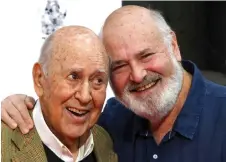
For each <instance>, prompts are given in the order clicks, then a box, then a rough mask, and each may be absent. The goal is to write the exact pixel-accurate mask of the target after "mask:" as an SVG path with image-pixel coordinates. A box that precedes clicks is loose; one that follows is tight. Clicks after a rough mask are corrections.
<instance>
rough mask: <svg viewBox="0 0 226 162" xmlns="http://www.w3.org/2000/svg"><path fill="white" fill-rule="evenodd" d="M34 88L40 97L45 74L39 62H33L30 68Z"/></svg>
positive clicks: (42, 92)
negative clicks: (31, 68)
mask: <svg viewBox="0 0 226 162" xmlns="http://www.w3.org/2000/svg"><path fill="white" fill-rule="evenodd" d="M32 75H33V82H34V88H35V92H36V94H37V96H39V97H41V96H42V95H43V94H44V87H43V86H44V80H45V75H44V73H43V70H42V67H41V65H40V64H39V63H35V64H34V66H33V70H32Z"/></svg>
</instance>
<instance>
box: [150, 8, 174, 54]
mask: <svg viewBox="0 0 226 162" xmlns="http://www.w3.org/2000/svg"><path fill="white" fill-rule="evenodd" d="M149 10H150V14H151V17H152V18H153V19H154V21H155V22H156V25H157V27H158V29H159V31H160V32H161V34H162V36H163V39H164V43H165V44H166V45H167V47H168V49H169V50H171V49H172V46H171V42H172V31H173V30H172V29H171V28H170V26H169V25H168V24H167V22H166V20H165V19H164V17H163V16H162V14H161V12H159V11H157V10H153V9H149ZM170 52H171V51H170Z"/></svg>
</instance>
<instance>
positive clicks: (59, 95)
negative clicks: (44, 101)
mask: <svg viewBox="0 0 226 162" xmlns="http://www.w3.org/2000/svg"><path fill="white" fill-rule="evenodd" d="M73 95H74V88H73V87H72V86H70V85H69V84H67V83H66V82H65V81H61V82H60V81H59V82H57V83H56V84H55V85H53V86H52V94H51V96H52V98H54V99H55V100H56V102H58V103H64V102H66V101H67V100H69V99H70V98H71V97H72V96H73Z"/></svg>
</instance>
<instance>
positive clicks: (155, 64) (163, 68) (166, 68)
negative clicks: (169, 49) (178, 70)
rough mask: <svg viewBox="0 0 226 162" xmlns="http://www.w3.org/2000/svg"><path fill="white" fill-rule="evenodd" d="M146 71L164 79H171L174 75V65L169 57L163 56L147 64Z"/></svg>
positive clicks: (156, 57) (154, 58)
mask: <svg viewBox="0 0 226 162" xmlns="http://www.w3.org/2000/svg"><path fill="white" fill-rule="evenodd" d="M144 66H145V69H146V70H148V71H152V72H156V73H158V74H160V75H162V76H164V77H169V76H170V75H171V74H172V73H173V69H174V68H173V63H172V61H171V59H170V57H169V56H166V55H162V56H161V57H160V56H157V55H156V56H155V57H153V58H152V59H151V60H150V61H149V62H147V63H145V65H144Z"/></svg>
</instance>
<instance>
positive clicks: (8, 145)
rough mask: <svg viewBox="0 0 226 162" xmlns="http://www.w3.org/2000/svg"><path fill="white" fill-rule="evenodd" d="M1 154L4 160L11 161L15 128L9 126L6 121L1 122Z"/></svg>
mask: <svg viewBox="0 0 226 162" xmlns="http://www.w3.org/2000/svg"><path fill="white" fill-rule="evenodd" d="M1 129H2V130H1V133H2V134H1V155H2V161H10V158H11V154H12V153H13V149H16V147H14V145H13V143H12V141H11V139H12V136H13V130H12V129H11V128H9V127H8V126H7V125H6V124H5V123H4V122H1Z"/></svg>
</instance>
